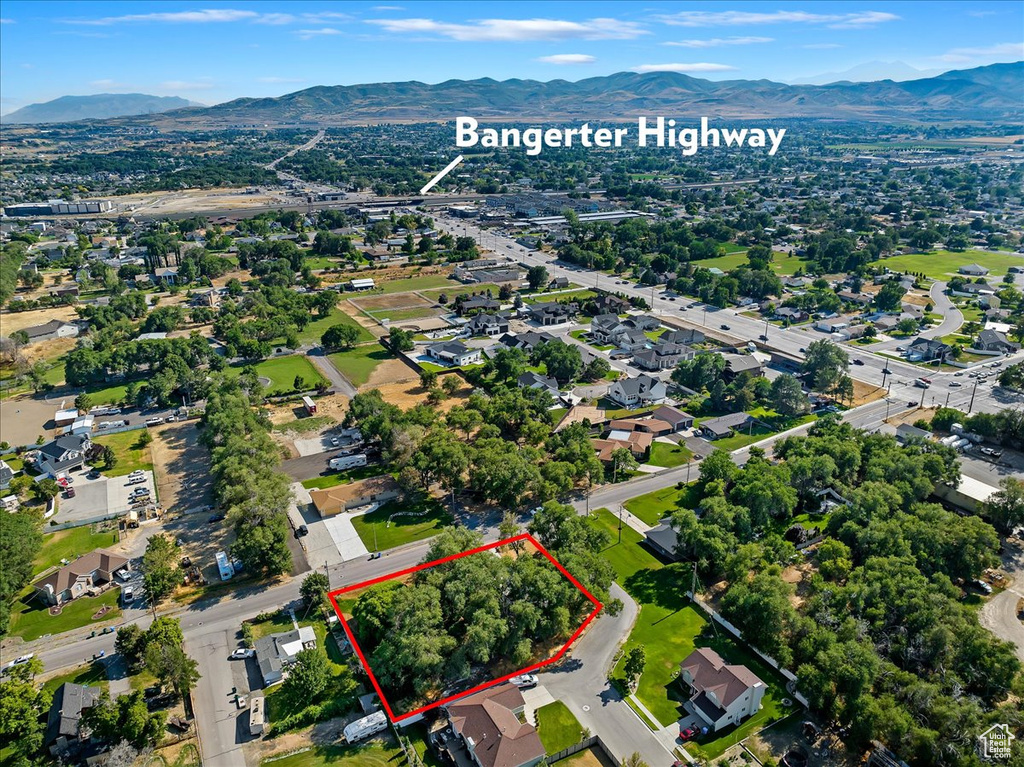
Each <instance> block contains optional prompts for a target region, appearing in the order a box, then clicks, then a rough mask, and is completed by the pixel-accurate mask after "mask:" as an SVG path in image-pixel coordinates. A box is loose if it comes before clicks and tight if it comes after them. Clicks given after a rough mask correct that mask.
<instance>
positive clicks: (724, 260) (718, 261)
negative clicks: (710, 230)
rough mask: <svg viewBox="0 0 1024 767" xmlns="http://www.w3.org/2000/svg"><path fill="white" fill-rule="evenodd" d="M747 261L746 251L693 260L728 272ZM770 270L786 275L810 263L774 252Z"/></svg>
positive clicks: (804, 267) (706, 267)
mask: <svg viewBox="0 0 1024 767" xmlns="http://www.w3.org/2000/svg"><path fill="white" fill-rule="evenodd" d="M746 263H747V253H746V251H742V252H738V253H729V254H727V255H724V256H719V257H718V258H707V259H704V260H702V261H694V262H693V264H694V266H700V267H703V268H705V269H711V268H712V267H714V268H718V269H721V270H722V271H723V272H728V271H729V270H731V269H735V268H736V267H738V266H743V265H744V264H746ZM771 266H772V271H773V272H775V273H776V274H777V275H779V276H780V277H788V276H791V275H794V274H796V273H797V271H798V270H800V269H804V270H806V269H807V268H808V267H809V266H810V263H809V262H808V261H805V260H804V259H802V258H800V257H799V256H794V255H791V254H789V253H780V252H778V251H776V252H775V257H774V258H773V260H772V265H771Z"/></svg>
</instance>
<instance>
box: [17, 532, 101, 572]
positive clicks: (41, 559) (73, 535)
mask: <svg viewBox="0 0 1024 767" xmlns="http://www.w3.org/2000/svg"><path fill="white" fill-rule="evenodd" d="M93 527H94V526H93V525H83V526H82V527H72V528H70V529H68V530H59V531H58V532H56V533H51V534H49V535H46V536H43V545H42V548H40V549H39V553H38V554H36V558H35V559H34V560H33V562H32V572H33V573H42V572H43V571H45V570H48V569H49V568H51V567H56V566H57V565H59V564H60V562H61V560H62V559H67V560H69V561H70V560H73V559H77V558H78V557H80V556H82V555H83V554H88V553H89V552H90V551H92V550H93V549H103V548H107V547H109V546H113V545H114V544H115V543H117V531H116V530H105V531H103V532H93Z"/></svg>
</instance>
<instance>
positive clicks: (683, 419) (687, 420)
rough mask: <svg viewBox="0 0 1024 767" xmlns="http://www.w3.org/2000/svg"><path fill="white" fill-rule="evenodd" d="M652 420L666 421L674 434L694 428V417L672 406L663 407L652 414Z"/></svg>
mask: <svg viewBox="0 0 1024 767" xmlns="http://www.w3.org/2000/svg"><path fill="white" fill-rule="evenodd" d="M651 417H652V418H657V419H658V420H661V421H665V422H666V423H667V424H668V425H669V426H671V427H672V431H673V432H680V431H684V430H686V429H689V428H690V427H691V426H693V416H692V415H690V414H689V413H684V412H683V411H682V410H680V409H679V408H675V407H672V406H671V405H662V406H661V407H659V408H657V409H656V410H655V411H654V412H653V413H651Z"/></svg>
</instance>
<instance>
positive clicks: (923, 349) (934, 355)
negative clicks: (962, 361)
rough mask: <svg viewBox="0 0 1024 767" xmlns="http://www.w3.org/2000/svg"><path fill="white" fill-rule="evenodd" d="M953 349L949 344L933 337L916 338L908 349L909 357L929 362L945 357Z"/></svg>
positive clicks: (913, 359) (909, 358)
mask: <svg viewBox="0 0 1024 767" xmlns="http://www.w3.org/2000/svg"><path fill="white" fill-rule="evenodd" d="M950 351H952V348H951V347H950V345H949V344H944V343H942V341H936V340H935V339H932V338H915V339H914V341H913V343H911V344H910V348H909V349H907V359H908V360H912V361H919V362H928V361H929V360H937V359H939V358H941V357H945V356H946V355H947V354H949V353H950Z"/></svg>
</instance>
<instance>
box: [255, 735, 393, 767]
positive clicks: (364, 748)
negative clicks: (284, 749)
mask: <svg viewBox="0 0 1024 767" xmlns="http://www.w3.org/2000/svg"><path fill="white" fill-rule="evenodd" d="M387 743H388V745H386V746H384V745H381V744H380V743H379V742H376V741H375V742H372V743H366V744H364V745H361V746H314V747H313V748H310V749H309V750H307V751H300V752H298V753H295V754H289V755H288V756H285V757H282V758H280V759H277V758H275V759H270V760H265V761H264V762H263V764H265V765H273V767H396V765H401V764H405V755H404V754H403V752H402V749H400V748H398V747H397V746H395V745H394V738H392V737H391V736H390V735H388V736H387Z"/></svg>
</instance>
